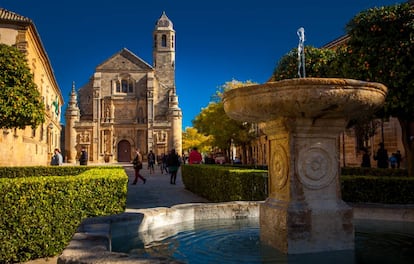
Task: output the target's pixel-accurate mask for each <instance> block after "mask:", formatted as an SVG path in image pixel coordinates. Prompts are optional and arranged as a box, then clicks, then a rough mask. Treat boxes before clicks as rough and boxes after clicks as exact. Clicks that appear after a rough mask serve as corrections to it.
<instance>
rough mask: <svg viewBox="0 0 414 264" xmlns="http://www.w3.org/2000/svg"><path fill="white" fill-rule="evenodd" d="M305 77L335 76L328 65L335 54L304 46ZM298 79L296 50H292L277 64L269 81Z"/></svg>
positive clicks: (334, 71) (332, 51) (334, 70)
mask: <svg viewBox="0 0 414 264" xmlns="http://www.w3.org/2000/svg"><path fill="white" fill-rule="evenodd" d="M304 51H305V69H306V77H328V76H333V75H335V74H336V69H335V68H332V67H331V66H330V65H331V63H332V62H333V61H334V60H335V59H336V52H335V51H334V50H330V49H318V48H315V47H312V46H305V49H304ZM292 78H299V76H298V49H297V48H294V49H292V50H291V51H289V52H288V53H287V54H286V55H284V56H283V57H282V58H281V59H280V61H279V62H278V64H277V66H276V67H275V70H274V71H273V75H272V77H271V78H270V81H279V80H283V79H292Z"/></svg>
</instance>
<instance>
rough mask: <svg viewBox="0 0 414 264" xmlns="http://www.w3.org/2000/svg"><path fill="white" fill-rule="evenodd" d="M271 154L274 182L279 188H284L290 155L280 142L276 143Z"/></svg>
mask: <svg viewBox="0 0 414 264" xmlns="http://www.w3.org/2000/svg"><path fill="white" fill-rule="evenodd" d="M271 156H272V157H271V159H272V160H271V162H272V165H273V166H272V175H273V177H272V179H273V184H274V186H275V187H276V188H277V189H282V188H283V187H284V186H285V185H286V182H287V179H288V168H289V167H288V157H287V154H286V151H285V149H284V148H283V146H282V145H280V144H274V147H273V148H272V154H271Z"/></svg>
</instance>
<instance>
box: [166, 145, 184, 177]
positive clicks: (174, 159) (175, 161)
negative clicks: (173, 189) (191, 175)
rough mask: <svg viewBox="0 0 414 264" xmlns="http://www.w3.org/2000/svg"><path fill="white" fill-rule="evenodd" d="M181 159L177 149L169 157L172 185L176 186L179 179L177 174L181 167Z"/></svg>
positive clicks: (168, 164)
mask: <svg viewBox="0 0 414 264" xmlns="http://www.w3.org/2000/svg"><path fill="white" fill-rule="evenodd" d="M180 164H181V163H180V157H179V156H178V154H177V152H175V149H172V150H171V152H170V154H168V157H167V167H168V172H169V173H170V175H171V179H170V184H175V180H176V179H177V172H178V168H179V167H180Z"/></svg>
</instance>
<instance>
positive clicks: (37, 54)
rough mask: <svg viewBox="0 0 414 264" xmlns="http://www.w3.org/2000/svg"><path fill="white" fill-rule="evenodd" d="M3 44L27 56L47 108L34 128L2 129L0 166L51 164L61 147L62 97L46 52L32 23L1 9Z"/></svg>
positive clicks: (0, 136) (1, 37)
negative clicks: (43, 118)
mask: <svg viewBox="0 0 414 264" xmlns="http://www.w3.org/2000/svg"><path fill="white" fill-rule="evenodd" d="M0 43H2V44H6V45H9V46H14V47H17V48H18V49H19V50H20V51H21V52H23V53H24V54H25V55H26V58H27V62H28V66H29V68H30V70H31V72H32V74H33V77H34V83H35V84H36V85H37V88H38V90H39V92H40V94H41V96H42V98H43V102H44V104H45V107H46V109H45V122H44V123H43V124H41V125H40V126H38V127H37V128H35V129H32V128H31V127H30V126H28V127H26V128H25V129H17V128H16V129H0V153H1V155H0V166H35V165H36V166H37V165H48V164H49V163H50V159H51V156H52V154H53V150H54V149H55V148H59V149H60V148H61V145H60V142H61V130H62V126H61V124H60V119H61V111H60V109H61V106H62V105H63V97H62V94H61V91H60V89H59V86H58V84H57V82H56V79H55V76H54V73H53V69H52V66H51V63H50V61H49V58H48V56H47V53H46V50H45V48H44V46H43V44H42V41H41V39H40V36H39V34H38V32H37V30H36V27H35V24H34V23H33V21H32V20H31V19H29V18H27V17H24V16H22V15H19V14H16V13H14V12H11V11H8V10H6V9H4V8H0Z"/></svg>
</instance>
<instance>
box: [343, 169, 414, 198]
mask: <svg viewBox="0 0 414 264" xmlns="http://www.w3.org/2000/svg"><path fill="white" fill-rule="evenodd" d="M341 190H342V199H343V200H344V201H345V202H351V203H384V204H414V178H412V177H410V178H408V177H375V176H341Z"/></svg>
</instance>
